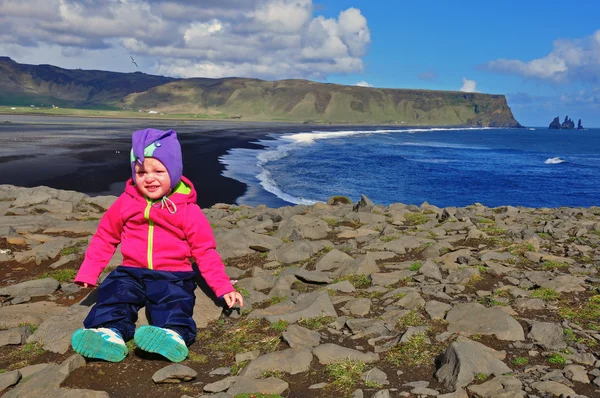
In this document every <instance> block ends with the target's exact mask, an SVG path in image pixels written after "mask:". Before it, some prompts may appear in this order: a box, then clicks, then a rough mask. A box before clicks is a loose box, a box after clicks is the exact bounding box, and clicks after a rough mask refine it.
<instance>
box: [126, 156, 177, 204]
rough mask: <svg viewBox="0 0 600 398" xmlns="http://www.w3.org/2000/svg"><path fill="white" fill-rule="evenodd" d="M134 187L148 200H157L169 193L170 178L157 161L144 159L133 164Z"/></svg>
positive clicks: (164, 168) (165, 169)
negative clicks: (140, 162) (142, 161)
mask: <svg viewBox="0 0 600 398" xmlns="http://www.w3.org/2000/svg"><path fill="white" fill-rule="evenodd" d="M135 185H136V186H137V188H138V189H139V190H140V192H141V193H142V194H143V195H144V196H146V197H147V198H148V199H152V200H157V199H160V198H162V197H163V196H165V195H168V194H169V193H170V192H171V177H170V176H169V173H168V171H167V168H166V167H165V166H164V165H163V164H162V162H160V161H159V160H158V159H154V158H145V159H144V163H143V164H139V163H136V164H135Z"/></svg>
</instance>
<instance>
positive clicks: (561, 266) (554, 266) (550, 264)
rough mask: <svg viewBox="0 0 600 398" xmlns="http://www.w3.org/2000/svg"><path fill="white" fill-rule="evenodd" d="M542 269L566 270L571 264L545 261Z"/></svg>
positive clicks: (541, 265)
mask: <svg viewBox="0 0 600 398" xmlns="http://www.w3.org/2000/svg"><path fill="white" fill-rule="evenodd" d="M540 267H542V268H543V269H552V270H553V269H564V268H568V267H569V264H567V263H561V262H559V261H544V262H543V263H541V264H540Z"/></svg>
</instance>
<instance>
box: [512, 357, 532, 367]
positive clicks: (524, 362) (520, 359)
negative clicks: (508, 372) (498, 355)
mask: <svg viewBox="0 0 600 398" xmlns="http://www.w3.org/2000/svg"><path fill="white" fill-rule="evenodd" d="M512 363H513V365H515V366H524V365H527V364H528V363H529V358H527V357H516V358H515V359H513V360H512Z"/></svg>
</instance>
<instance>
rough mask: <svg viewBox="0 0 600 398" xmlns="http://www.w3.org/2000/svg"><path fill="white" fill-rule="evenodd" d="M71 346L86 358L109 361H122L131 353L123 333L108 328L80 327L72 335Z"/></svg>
mask: <svg viewBox="0 0 600 398" xmlns="http://www.w3.org/2000/svg"><path fill="white" fill-rule="evenodd" d="M71 346H72V347H73V350H75V352H76V353H78V354H80V355H82V356H84V357H86V358H97V359H103V360H105V361H109V362H121V361H122V360H123V359H125V357H126V356H127V354H128V353H129V349H128V348H127V346H126V345H125V342H124V341H123V338H122V337H121V335H120V334H119V333H118V332H117V331H115V330H113V329H108V328H97V329H78V330H76V331H75V333H73V336H71Z"/></svg>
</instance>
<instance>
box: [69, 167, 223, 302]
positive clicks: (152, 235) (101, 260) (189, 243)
mask: <svg viewBox="0 0 600 398" xmlns="http://www.w3.org/2000/svg"><path fill="white" fill-rule="evenodd" d="M196 197H197V195H196V190H195V189H194V186H193V185H192V183H191V182H190V180H188V179H187V178H185V177H182V178H181V182H180V183H179V184H178V185H177V186H176V187H175V189H174V192H173V193H172V194H171V195H169V196H168V200H167V201H166V202H164V198H163V202H161V201H160V200H158V201H155V202H152V201H150V200H148V199H146V198H145V197H144V196H143V195H142V194H141V193H140V192H139V191H138V189H137V188H136V187H135V186H134V185H133V180H132V179H129V181H127V184H126V186H125V192H124V193H123V194H121V196H119V198H118V199H117V200H116V201H115V203H113V205H112V206H111V207H110V208H109V209H108V210H107V212H106V213H105V214H104V216H103V217H102V220H101V221H100V225H98V230H97V231H96V234H94V236H93V237H92V240H91V242H90V245H89V247H88V249H87V251H86V253H85V260H84V261H83V264H81V268H80V269H79V272H78V274H77V276H76V277H75V282H76V283H79V284H82V283H84V282H86V283H88V285H92V286H95V285H96V283H97V282H98V277H99V276H100V274H101V273H102V271H103V270H104V268H105V267H106V265H107V264H108V262H109V261H110V259H111V258H112V256H113V254H114V253H115V250H116V248H117V246H118V245H119V243H120V244H121V253H122V254H123V266H125V267H138V268H147V269H154V270H157V271H192V264H191V262H190V260H189V258H190V257H193V258H194V259H195V260H196V264H198V268H199V269H200V272H201V273H202V276H203V277H204V279H205V280H206V282H207V283H208V286H210V288H211V289H212V290H213V291H214V292H215V294H216V296H217V297H220V296H222V295H223V294H226V293H229V292H232V291H233V290H234V289H233V286H232V285H231V282H230V280H229V277H228V276H227V274H225V267H224V265H223V262H222V261H221V257H220V256H219V254H218V253H217V251H216V248H215V246H216V244H215V238H214V236H213V233H212V229H211V227H210V224H209V222H208V220H207V219H206V217H205V216H204V214H203V213H202V210H200V207H199V206H198V205H197V204H196ZM173 210H175V211H173Z"/></svg>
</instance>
